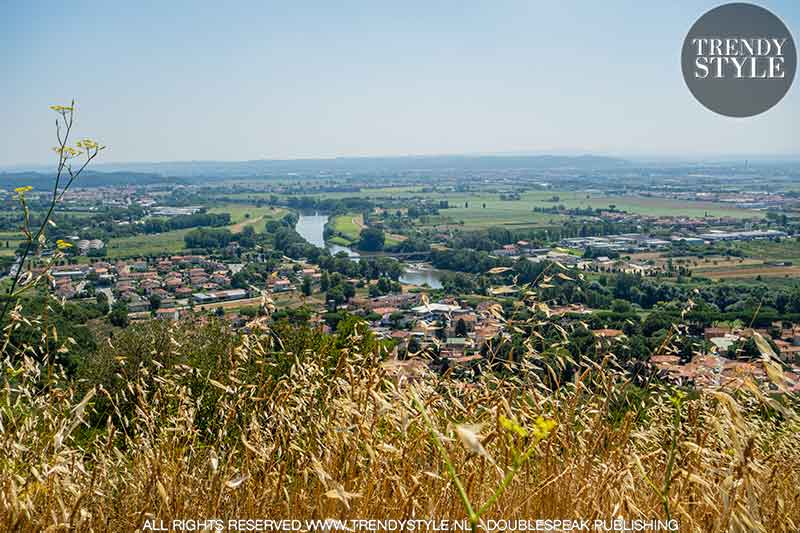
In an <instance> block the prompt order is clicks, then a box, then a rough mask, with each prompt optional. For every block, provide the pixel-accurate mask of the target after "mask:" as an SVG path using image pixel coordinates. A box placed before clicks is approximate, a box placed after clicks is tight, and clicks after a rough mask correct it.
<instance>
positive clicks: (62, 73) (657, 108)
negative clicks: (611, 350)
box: [0, 0, 800, 166]
mask: <svg viewBox="0 0 800 533" xmlns="http://www.w3.org/2000/svg"><path fill="white" fill-rule="evenodd" d="M720 3H724V2H709V1H688V0H671V1H669V2H643V1H641V0H631V1H615V0H609V1H607V2H598V1H594V0H592V1H585V2H579V1H568V2H555V1H546V2H533V1H529V2H503V1H488V0H487V1H485V2H468V1H453V2H431V1H409V0H406V1H403V2H382V1H379V2H375V1H369V2H367V1H365V2H348V1H346V0H344V1H338V2H331V1H320V2H301V1H298V2H280V3H278V2H275V3H273V2H263V1H254V2H245V1H236V2H220V1H218V0H217V1H215V2H200V1H191V2H185V3H183V2H178V1H161V2H153V3H150V2H113V3H108V4H107V3H103V2H91V3H88V2H86V3H85V2H81V1H70V2H22V1H6V2H2V3H0V49H2V54H0V72H1V73H2V81H0V99H1V101H2V102H3V109H2V115H1V116H2V122H3V126H4V129H5V135H4V136H3V142H2V143H0V165H6V166H8V165H13V164H21V163H22V164H28V163H47V162H50V161H51V160H52V158H53V157H54V156H53V154H52V152H50V151H49V148H50V146H52V145H53V140H52V137H53V135H54V131H53V120H54V115H53V114H52V112H51V111H49V110H48V108H47V106H48V105H49V104H52V103H67V102H68V100H69V99H70V98H72V97H75V98H76V99H77V100H78V104H79V117H78V120H79V129H78V133H79V134H81V135H91V136H93V137H96V138H99V139H101V140H102V141H103V142H105V143H106V144H108V145H109V151H108V152H107V153H106V155H105V157H104V159H105V160H106V161H167V160H190V159H195V160H197V159H215V160H242V159H261V158H295V157H332V156H359V155H402V154H443V153H448V154H454V153H498V152H523V153H528V152H531V153H537V152H551V153H588V152H591V153H598V154H612V155H629V156H630V155H633V156H637V155H640V156H641V155H647V156H653V155H664V156H675V155H688V156H696V155H698V154H729V155H738V154H757V153H764V154H795V155H796V154H800V132H798V126H797V124H798V122H799V121H800V81H797V80H795V84H794V86H793V87H792V89H791V90H790V91H789V93H788V94H787V95H786V97H785V98H784V99H783V101H781V102H780V103H779V104H778V105H777V106H776V107H774V108H773V109H771V110H770V111H768V112H766V113H765V114H763V115H760V116H758V117H754V118H749V119H732V118H725V117H721V116H718V115H715V114H714V113H712V112H710V111H708V110H706V109H705V108H704V107H702V106H701V105H700V104H699V103H698V102H696V101H695V100H694V98H693V97H692V95H691V94H690V93H689V91H688V90H687V89H686V87H685V85H684V82H683V78H682V76H681V68H680V50H681V45H682V41H683V38H684V36H685V35H686V33H687V31H688V29H689V27H690V26H691V25H692V24H693V23H694V22H695V20H696V19H697V18H698V17H699V16H700V15H701V14H702V13H704V12H705V11H706V10H707V9H709V8H711V7H714V6H715V5H719V4H720ZM756 3H758V4H760V5H763V6H765V7H767V8H769V9H771V10H772V11H773V12H774V13H776V14H777V15H778V16H780V17H781V18H782V19H783V21H784V23H786V25H787V26H788V27H789V29H790V31H792V33H793V35H794V38H795V40H796V41H797V39H798V38H800V2H798V1H797V0H785V1H779V0H773V1H759V2H756ZM112 4H113V7H112ZM434 4H436V5H434Z"/></svg>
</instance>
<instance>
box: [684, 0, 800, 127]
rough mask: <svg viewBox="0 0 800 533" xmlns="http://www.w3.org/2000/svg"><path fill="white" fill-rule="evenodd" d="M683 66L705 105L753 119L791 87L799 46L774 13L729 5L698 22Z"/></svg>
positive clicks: (687, 42)
mask: <svg viewBox="0 0 800 533" xmlns="http://www.w3.org/2000/svg"><path fill="white" fill-rule="evenodd" d="M681 65H682V68H683V79H684V80H685V81H686V85H687V86H688V87H689V90H690V91H691V92H692V94H693V95H694V97H695V98H697V100H698V101H699V102H700V103H701V104H703V105H704V106H706V107H707V108H708V109H710V110H712V111H715V112H716V113H719V114H721V115H725V116H728V117H752V116H753V115H758V114H759V113H763V112H764V111H766V110H767V109H769V108H771V107H772V106H774V105H775V104H777V103H778V102H779V101H780V100H781V98H783V96H784V95H785V94H786V92H787V91H788V90H789V87H791V85H792V81H793V80H794V73H795V70H796V68H797V50H796V49H795V45H794V39H792V34H791V33H789V30H788V28H787V27H786V25H785V24H784V23H783V22H781V20H780V19H779V18H778V17H776V16H775V15H773V14H772V13H771V12H769V11H767V10H766V9H764V8H763V7H759V6H755V5H753V4H745V3H733V4H725V5H722V6H719V7H715V8H714V9H712V10H711V11H709V12H708V13H706V14H705V15H703V16H702V17H700V18H699V19H698V20H697V22H695V23H694V26H692V28H691V29H690V30H689V33H688V35H686V39H684V41H683V50H682V52H681Z"/></svg>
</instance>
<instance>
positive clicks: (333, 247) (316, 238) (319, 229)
mask: <svg viewBox="0 0 800 533" xmlns="http://www.w3.org/2000/svg"><path fill="white" fill-rule="evenodd" d="M327 222H328V215H320V214H319V213H315V214H313V215H300V216H299V218H298V220H297V225H296V226H295V227H294V229H295V231H297V233H299V234H300V236H301V237H303V238H304V239H305V240H307V241H308V242H310V243H311V244H313V245H314V246H316V247H318V248H326V249H327V250H328V251H329V252H330V253H332V254H334V255H335V254H337V253H339V252H344V253H346V254H347V255H348V257H351V258H353V259H356V258H359V257H361V254H359V253H358V252H357V251H355V250H353V249H352V248H348V247H347V246H339V245H338V244H331V243H326V242H325V224H326V223H327ZM403 266H404V269H403V274H402V275H401V276H400V283H405V284H407V285H417V286H422V285H424V284H427V285H428V286H429V287H430V288H432V289H441V288H442V282H441V272H440V271H438V270H436V269H435V268H432V267H431V266H430V265H425V264H424V263H422V264H415V265H406V264H404V265H403Z"/></svg>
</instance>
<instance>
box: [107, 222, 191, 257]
mask: <svg viewBox="0 0 800 533" xmlns="http://www.w3.org/2000/svg"><path fill="white" fill-rule="evenodd" d="M190 231H192V229H191V228H187V229H179V230H175V231H165V232H164V233H157V234H153V235H144V234H143V235H134V236H131V237H122V238H119V239H112V240H111V242H109V243H108V244H107V245H106V250H107V254H108V257H109V258H123V257H137V256H145V255H158V254H174V253H178V252H180V251H181V250H183V249H185V248H186V244H185V243H184V240H183V237H184V236H185V235H186V234H187V233H189V232H190Z"/></svg>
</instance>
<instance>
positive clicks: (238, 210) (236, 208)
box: [208, 204, 286, 224]
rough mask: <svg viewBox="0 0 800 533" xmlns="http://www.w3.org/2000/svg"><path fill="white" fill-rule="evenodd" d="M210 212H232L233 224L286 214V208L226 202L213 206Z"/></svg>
mask: <svg viewBox="0 0 800 533" xmlns="http://www.w3.org/2000/svg"><path fill="white" fill-rule="evenodd" d="M208 212H209V213H230V215H231V224H237V223H239V222H245V221H247V220H255V219H257V218H264V219H274V218H280V217H282V216H283V215H285V214H286V209H282V208H279V207H269V206H264V207H257V206H255V205H242V204H224V205H218V206H215V207H211V208H209V210H208Z"/></svg>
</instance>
